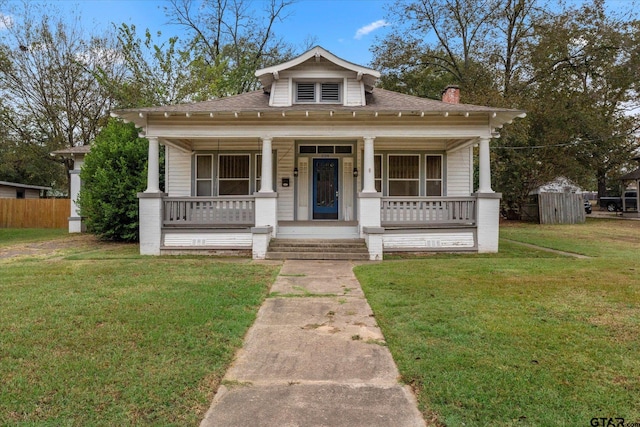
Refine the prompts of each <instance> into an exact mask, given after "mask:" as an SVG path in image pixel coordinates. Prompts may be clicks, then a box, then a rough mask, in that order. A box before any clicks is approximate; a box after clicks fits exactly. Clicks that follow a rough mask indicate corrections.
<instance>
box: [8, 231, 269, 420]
mask: <svg viewBox="0 0 640 427" xmlns="http://www.w3.org/2000/svg"><path fill="white" fill-rule="evenodd" d="M58 237H61V236H58ZM69 238H71V237H69ZM29 240H33V238H32V237H31V234H29ZM64 240H65V238H64V237H61V239H58V240H56V242H58V243H61V242H63V241H64ZM60 246H61V247H63V248H64V247H65V245H63V244H60ZM136 253H137V246H135V245H113V244H111V245H110V244H96V243H94V244H93V247H91V245H89V244H87V242H84V245H83V247H82V250H81V251H80V250H78V249H74V248H66V249H61V250H55V251H53V252H51V253H48V254H43V255H31V256H20V257H14V258H7V259H0V295H2V298H0V378H2V381H1V384H2V385H1V386H0V425H15V424H23V423H24V424H28V425H51V426H63V425H163V426H164V425H178V426H185V425H196V424H197V423H198V422H199V421H200V419H201V418H202V417H203V416H204V412H205V411H206V410H207V408H208V406H209V404H210V402H211V399H212V397H213V392H214V391H215V389H216V388H217V385H218V382H219V381H220V378H221V377H222V375H223V374H224V372H225V369H226V367H227V365H228V364H229V363H230V361H231V359H232V357H233V355H234V353H235V351H236V350H237V349H238V348H239V347H240V346H241V344H242V339H243V336H244V334H245V332H246V330H247V329H248V327H249V326H250V325H251V324H252V322H253V320H254V318H255V314H256V311H257V308H258V307H259V306H260V304H261V302H262V300H263V299H264V298H265V296H266V294H267V292H268V288H269V286H270V284H271V283H272V282H273V280H274V278H275V274H276V273H277V267H275V266H267V265H255V264H253V263H249V262H248V261H246V260H245V261H241V262H237V261H236V262H223V261H217V260H212V259H210V258H180V257H174V258H163V257H158V258H153V257H140V256H138V255H136Z"/></svg>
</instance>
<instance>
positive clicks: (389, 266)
mask: <svg viewBox="0 0 640 427" xmlns="http://www.w3.org/2000/svg"><path fill="white" fill-rule="evenodd" d="M501 237H503V238H505V239H509V240H514V241H522V242H528V243H533V244H536V245H540V246H543V247H547V248H553V249H560V250H563V251H569V252H575V253H580V254H584V255H588V256H591V257H592V258H589V259H576V258H573V257H566V256H560V255H555V254H552V253H548V252H540V251H536V250H532V249H529V248H526V247H523V246H521V245H517V244H515V243H512V242H510V241H507V240H503V241H501V247H500V251H501V252H500V253H499V254H491V255H437V256H429V257H424V258H422V259H404V260H396V261H389V262H384V263H380V264H372V265H363V266H359V267H357V268H356V274H357V276H358V279H359V280H360V282H361V283H362V285H363V288H364V290H365V293H366V295H367V299H368V301H369V303H370V304H371V306H372V308H373V311H374V312H375V315H376V318H377V320H378V323H379V324H380V326H381V328H382V330H383V333H384V335H385V337H386V339H387V342H388V345H389V348H390V350H391V352H392V353H393V356H394V359H395V360H396V362H397V363H398V366H399V369H400V372H401V375H402V378H403V380H404V381H405V382H406V383H407V384H410V385H411V386H413V388H414V390H416V393H417V395H418V401H419V406H420V409H421V410H422V412H423V414H424V415H425V418H426V419H427V420H429V421H430V422H433V424H434V425H446V426H462V425H467V426H510V425H519V426H520V425H524V426H586V425H591V424H590V420H591V419H592V418H594V417H606V418H616V417H623V418H625V420H626V422H627V423H629V422H640V339H639V337H640V271H639V269H640V265H639V264H638V254H639V253H640V221H617V220H597V219H589V220H588V222H587V223H586V224H582V225H573V226H548V227H547V226H540V225H532V224H515V225H507V226H504V227H502V228H501ZM600 422H602V421H600ZM600 425H603V424H600Z"/></svg>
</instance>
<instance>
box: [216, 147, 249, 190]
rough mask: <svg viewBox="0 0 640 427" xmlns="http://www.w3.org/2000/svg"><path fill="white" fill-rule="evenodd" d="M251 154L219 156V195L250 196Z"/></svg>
mask: <svg viewBox="0 0 640 427" xmlns="http://www.w3.org/2000/svg"><path fill="white" fill-rule="evenodd" d="M250 158H251V157H250V155H249V154H220V155H219V156H218V195H220V196H246V195H248V194H249V180H250V173H249V171H250V167H249V163H250V162H249V160H250Z"/></svg>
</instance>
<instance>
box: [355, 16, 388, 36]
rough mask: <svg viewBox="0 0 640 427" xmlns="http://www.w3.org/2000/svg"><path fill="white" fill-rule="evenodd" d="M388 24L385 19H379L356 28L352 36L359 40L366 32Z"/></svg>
mask: <svg viewBox="0 0 640 427" xmlns="http://www.w3.org/2000/svg"><path fill="white" fill-rule="evenodd" d="M388 25H389V23H388V22H387V21H385V20H384V19H379V20H377V21H375V22H372V23H371V24H368V25H365V26H364V27H361V28H358V31H356V35H355V36H353V38H354V39H356V40H360V39H361V38H362V37H363V36H366V35H367V34H369V33H371V32H373V31H375V30H377V29H378V28H382V27H386V26H388Z"/></svg>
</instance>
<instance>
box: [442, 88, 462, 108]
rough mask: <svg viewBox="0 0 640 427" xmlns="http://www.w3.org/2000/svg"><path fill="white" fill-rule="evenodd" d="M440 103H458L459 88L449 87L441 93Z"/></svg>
mask: <svg viewBox="0 0 640 427" xmlns="http://www.w3.org/2000/svg"><path fill="white" fill-rule="evenodd" d="M442 102H446V103H447V104H458V103H460V88H459V87H458V86H454V85H449V86H447V87H446V88H444V90H443V91H442Z"/></svg>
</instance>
